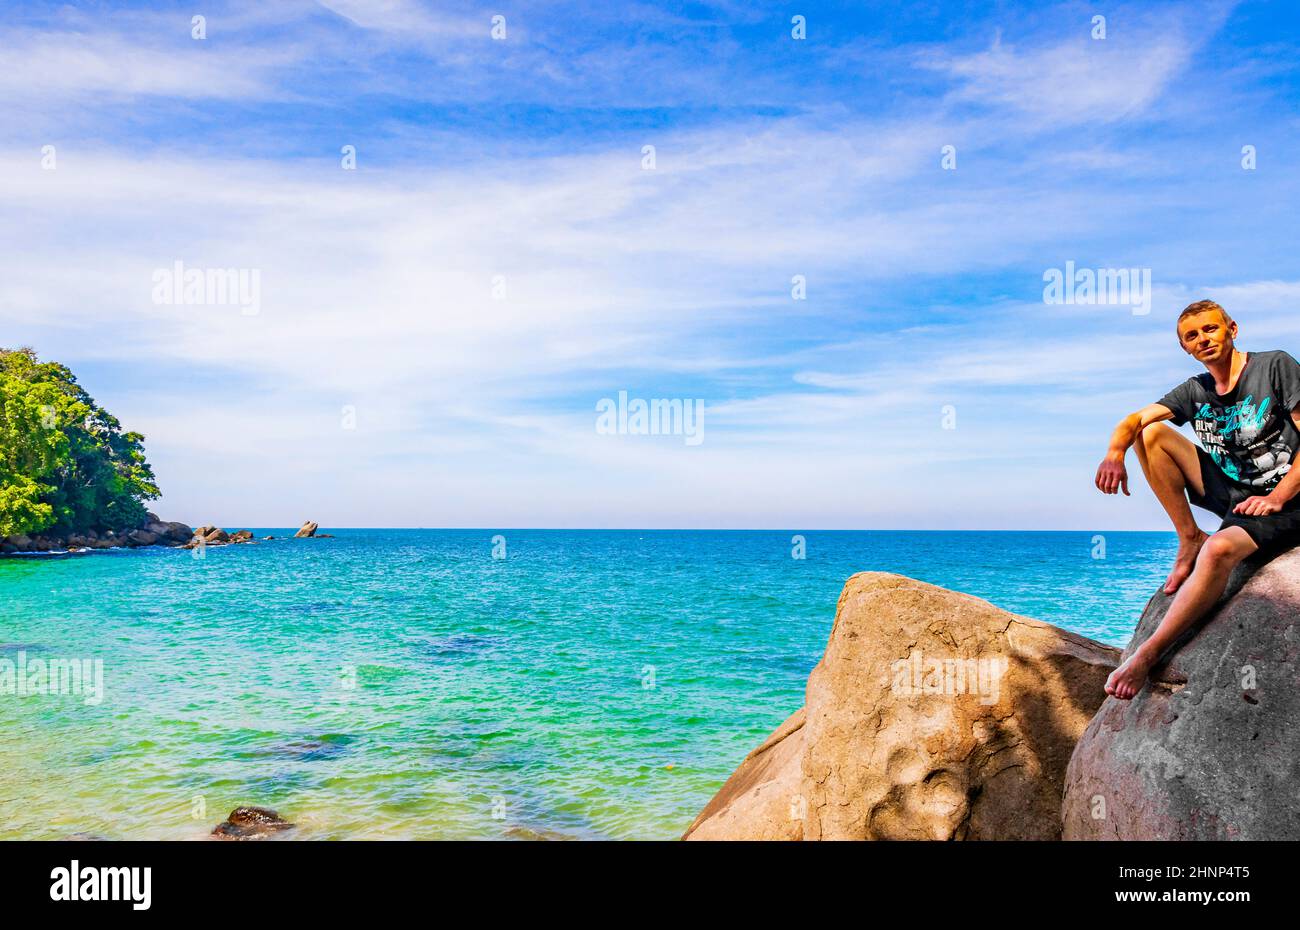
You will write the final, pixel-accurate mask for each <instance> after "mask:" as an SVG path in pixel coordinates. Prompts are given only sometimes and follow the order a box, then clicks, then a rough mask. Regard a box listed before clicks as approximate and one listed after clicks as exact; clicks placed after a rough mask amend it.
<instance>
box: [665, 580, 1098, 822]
mask: <svg viewBox="0 0 1300 930" xmlns="http://www.w3.org/2000/svg"><path fill="white" fill-rule="evenodd" d="M1118 658H1119V650H1118V649H1115V648H1113V647H1110V646H1105V645H1102V644H1101V643H1097V642H1094V641H1092V640H1090V639H1087V638H1086V637H1083V636H1078V635H1076V634H1074V633H1070V632H1068V631H1066V630H1062V629H1059V628H1057V627H1054V626H1052V625H1050V624H1047V623H1042V622H1040V621H1037V620H1031V619H1029V618H1027V617H1019V616H1016V615H1014V614H1011V613H1008V612H1007V611H1004V610H1001V609H999V608H997V607H994V606H993V605H991V604H989V603H987V602H986V601H982V600H979V599H978V598H974V597H970V596H969V595H965V594H958V593H955V592H953V591H947V590H945V589H943V588H938V587H935V586H934V585H929V584H925V583H923V582H920V581H914V580H912V579H910V578H904V577H901V576H898V575H890V574H884V573H880V572H865V573H862V574H858V575H854V576H853V577H852V578H850V579H849V580H848V582H847V583H846V584H845V586H844V591H843V593H842V594H841V595H840V600H839V606H838V608H837V611H836V617H835V624H834V626H833V628H832V630H831V634H830V641H829V643H828V644H827V647H826V653H825V655H824V656H823V657H822V660H821V661H820V662H819V663H818V664H817V667H816V668H814V669H813V672H812V674H811V675H810V676H809V678H808V686H807V690H806V703H805V706H804V708H803V709H802V710H799V711H796V712H795V713H794V714H793V715H791V716H790V717H789V718H788V719H787V720H786V721H785V722H784V723H782V724H781V726H779V727H778V728H777V729H776V731H775V732H773V734H772V735H771V736H769V737H768V739H767V740H766V741H764V743H763V744H762V745H761V746H759V747H758V748H757V749H755V750H754V751H753V752H751V753H750V754H749V755H748V756H747V757H746V758H745V760H744V761H743V762H742V763H741V765H740V767H739V768H738V769H737V770H736V771H735V773H734V774H733V775H732V776H731V778H729V779H728V780H727V782H726V783H725V784H724V785H723V786H722V789H721V790H720V791H719V792H718V794H717V796H715V797H714V798H713V800H712V801H710V802H709V804H708V805H707V806H706V807H705V808H704V810H703V811H701V813H700V815H699V816H698V817H697V818H696V820H695V822H694V823H693V824H691V826H690V828H689V829H688V830H687V831H686V834H685V837H684V838H685V839H693V840H694V839H699V840H703V839H792V840H793V839H828V840H829V839H936V840H940V839H941V840H948V839H957V840H976V839H1056V838H1059V837H1060V834H1061V818H1060V799H1061V792H1062V785H1063V782H1064V778H1065V769H1066V765H1067V763H1068V762H1069V758H1070V753H1071V751H1072V750H1073V748H1074V744H1075V741H1076V740H1077V739H1078V738H1079V736H1080V734H1081V733H1083V731H1084V729H1085V728H1086V727H1087V725H1088V721H1089V719H1090V718H1091V717H1092V714H1093V713H1094V712H1095V711H1096V709H1097V707H1098V706H1099V705H1100V704H1101V702H1102V699H1103V698H1104V697H1105V693H1104V692H1103V690H1102V688H1103V686H1104V685H1105V681H1106V678H1107V676H1108V675H1109V674H1110V672H1111V670H1112V669H1113V668H1114V667H1115V665H1116V663H1117V661H1118Z"/></svg>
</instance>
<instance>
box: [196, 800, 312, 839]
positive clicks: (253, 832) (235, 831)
mask: <svg viewBox="0 0 1300 930" xmlns="http://www.w3.org/2000/svg"><path fill="white" fill-rule="evenodd" d="M293 826H294V825H293V824H291V823H289V821H287V820H285V819H284V818H283V817H281V816H280V815H279V814H277V813H276V812H275V811H273V810H270V809H268V808H265V807H236V808H235V809H234V810H233V811H231V812H230V816H229V817H227V818H226V819H225V820H224V821H223V822H221V823H219V824H217V826H216V828H215V829H214V830H213V831H212V835H213V836H215V837H216V838H217V839H221V840H263V839H266V838H267V837H269V836H273V835H275V834H277V833H280V832H282V831H284V830H291V829H293Z"/></svg>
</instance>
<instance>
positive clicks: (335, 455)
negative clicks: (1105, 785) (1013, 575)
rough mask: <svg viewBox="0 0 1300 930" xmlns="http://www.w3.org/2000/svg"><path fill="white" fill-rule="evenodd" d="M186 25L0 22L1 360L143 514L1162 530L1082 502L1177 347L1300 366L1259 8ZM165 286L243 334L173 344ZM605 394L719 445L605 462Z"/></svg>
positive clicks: (739, 7) (22, 8) (644, 9)
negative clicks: (684, 406) (55, 394)
mask: <svg viewBox="0 0 1300 930" xmlns="http://www.w3.org/2000/svg"><path fill="white" fill-rule="evenodd" d="M201 6H202V9H201V10H196V8H195V7H194V5H192V4H187V5H183V6H182V5H177V6H170V5H168V4H165V3H164V4H159V3H149V4H125V3H112V4H110V3H85V4H72V5H67V4H54V3H52V4H35V3H29V4H21V3H15V4H7V5H6V6H5V7H4V8H3V9H2V10H0V55H2V56H3V59H4V60H3V67H2V68H0V213H2V214H3V220H4V222H3V223H0V326H2V327H3V329H2V330H0V332H3V334H4V335H3V338H2V339H0V342H3V343H7V344H24V343H26V344H31V345H33V346H35V347H36V348H37V349H38V350H39V351H40V352H41V353H42V354H43V355H45V356H47V357H51V358H56V359H58V360H60V361H63V362H65V363H67V364H69V365H71V366H72V367H73V368H74V370H76V371H77V372H78V373H79V374H80V375H81V379H82V382H83V383H84V384H85V385H86V387H87V388H88V389H89V390H90V391H91V393H92V394H93V395H94V396H95V397H96V398H97V399H98V400H100V401H101V402H102V403H104V404H105V405H106V406H108V407H109V408H110V409H111V410H113V411H114V412H115V413H117V414H118V416H119V417H120V418H121V419H122V420H123V421H124V422H125V423H126V424H127V425H128V426H130V427H132V428H135V429H138V430H140V431H141V432H144V433H145V434H146V436H147V437H148V443H147V447H148V450H149V454H150V458H151V461H153V463H154V465H155V469H156V471H157V473H158V477H159V480H160V482H161V484H162V486H163V489H164V492H165V496H164V499H163V500H162V501H161V502H160V503H159V505H158V507H157V508H156V509H157V510H158V511H159V512H160V513H161V514H162V515H163V516H165V517H167V518H169V519H181V520H185V521H187V522H190V523H194V524H198V523H208V522H216V523H221V524H224V525H228V526H236V525H240V526H242V525H269V526H273V525H289V524H294V523H297V522H300V521H301V520H303V519H306V518H308V517H310V518H312V519H315V520H318V521H320V522H321V523H322V524H324V525H327V526H328V525H334V526H367V525H383V526H484V527H515V526H556V527H582V526H590V527H606V526H612V527H776V528H791V529H800V528H819V527H825V528H855V527H862V528H893V527H916V528H1043V529H1084V530H1105V529H1160V528H1163V522H1162V517H1161V514H1160V511H1159V509H1158V506H1157V505H1156V504H1155V503H1154V502H1153V501H1152V500H1150V498H1149V494H1147V492H1146V490H1145V488H1144V487H1142V483H1141V480H1140V478H1136V480H1135V482H1134V483H1135V486H1136V487H1135V496H1134V497H1133V498H1125V499H1116V498H1107V497H1103V496H1101V495H1100V494H1098V493H1097V492H1096V491H1095V490H1094V489H1093V488H1092V484H1091V482H1092V475H1093V472H1094V471H1095V468H1096V465H1097V462H1098V461H1099V460H1100V458H1101V455H1102V454H1103V452H1104V450H1105V445H1106V440H1107V436H1108V434H1109V431H1110V429H1111V428H1112V427H1113V425H1114V423H1115V421H1117V420H1118V419H1119V418H1120V417H1121V416H1123V415H1124V414H1125V413H1127V412H1129V411H1131V410H1133V409H1136V408H1138V407H1140V406H1142V405H1143V404H1145V403H1148V402H1150V401H1152V400H1154V399H1157V398H1158V397H1160V396H1161V395H1162V394H1163V393H1164V392H1165V391H1166V390H1167V389H1168V388H1169V387H1171V386H1173V385H1174V384H1175V383H1177V382H1178V381H1180V380H1182V379H1183V378H1185V377H1187V376H1188V375H1190V374H1193V373H1194V372H1195V371H1196V369H1195V367H1193V366H1192V365H1191V363H1190V361H1189V360H1188V359H1187V358H1186V357H1185V356H1184V355H1182V353H1181V352H1180V351H1179V349H1178V347H1177V345H1176V342H1175V340H1174V338H1173V332H1172V331H1173V320H1174V318H1175V317H1176V315H1177V312H1178V311H1179V310H1180V309H1181V308H1182V307H1183V306H1184V305H1185V304H1187V303H1189V302H1190V301H1192V300H1195V299H1199V298H1201V297H1206V296H1209V297H1214V298H1216V299H1218V300H1220V301H1221V302H1222V303H1224V305H1225V306H1227V307H1228V309H1229V310H1230V311H1231V312H1232V313H1234V315H1236V316H1237V318H1238V320H1239V322H1240V323H1241V325H1242V339H1241V342H1242V345H1243V347H1244V348H1246V349H1252V348H1254V349H1273V348H1284V349H1287V350H1289V351H1292V352H1293V354H1300V316H1297V314H1296V312H1295V310H1296V304H1297V298H1298V297H1300V259H1298V258H1297V257H1296V254H1295V242H1296V231H1297V230H1296V226H1297V215H1298V214H1297V210H1296V205H1297V203H1298V202H1300V198H1297V193H1298V192H1300V191H1298V188H1300V149H1298V146H1297V142H1300V118H1298V114H1297V100H1300V95H1298V94H1297V90H1298V89H1300V88H1298V87H1297V85H1298V84H1300V74H1298V73H1297V64H1296V63H1297V62H1298V61H1300V55H1297V47H1296V46H1297V28H1296V27H1297V21H1296V20H1297V17H1296V16H1295V13H1294V10H1293V9H1290V8H1289V7H1290V5H1289V4H1287V3H1283V2H1258V3H1239V4H1233V3H1218V2H1216V3H1179V4H1153V3H1140V4H1127V5H1108V4H1101V5H1094V4H1062V5H1043V4H1041V3H1025V4H1017V3H994V4H957V3H930V4H909V5H908V6H907V8H905V9H900V8H897V7H895V6H894V5H892V4H863V3H851V4H850V3H844V4H795V5H793V6H785V5H773V4H754V3H738V2H737V3H701V4H674V5H666V4H637V3H631V4H601V3H591V4H567V3H548V4H527V3H525V4H508V5H502V6H500V7H483V6H477V5H462V4H436V5H435V4H432V3H418V2H407V0H347V2H344V0H330V2H328V3H326V2H314V3H313V2H296V0H287V2H278V3H275V4H261V3H212V4H207V3H205V4H202V5H201ZM900 6H901V5H900ZM196 12H201V13H202V15H204V16H205V17H206V38H204V39H201V40H196V39H194V38H193V37H192V23H191V17H192V16H193V15H194V14H195V13H196ZM497 14H500V15H504V17H505V24H506V35H505V38H504V39H494V38H493V37H492V35H491V30H492V17H493V16H494V15H497ZM796 14H798V15H802V16H803V17H805V20H806V38H805V39H802V40H796V39H794V38H793V37H792V35H791V29H792V26H791V18H792V16H794V15H796ZM1097 15H1104V16H1105V18H1106V19H1105V38H1102V39H1098V38H1094V37H1093V32H1094V25H1093V17H1094V16H1097ZM347 145H351V146H355V149H356V159H357V161H356V169H355V170H344V169H343V167H342V165H341V157H342V156H341V149H342V147H343V146H347ZM646 145H653V146H654V147H655V156H656V163H655V167H654V168H653V170H646V169H645V168H643V156H642V151H643V146H646ZM1247 145H1250V146H1254V149H1255V152H1256V159H1257V160H1256V166H1255V168H1254V169H1253V170H1246V169H1244V168H1243V164H1242V158H1243V156H1242V150H1243V147H1244V146H1247ZM46 146H53V147H54V149H53V151H54V156H55V162H54V168H53V170H50V169H49V168H48V167H44V166H43V164H42V160H43V150H44V147H46ZM944 146H953V147H955V150H956V168H955V170H945V169H944V167H943V166H942V164H941V151H942V150H943V148H944ZM46 151H48V150H46ZM46 163H47V164H48V159H46ZM176 261H181V262H183V263H184V264H185V266H186V267H190V268H241V269H250V270H256V271H257V272H258V273H259V275H260V282H261V294H260V307H259V312H258V313H257V314H256V315H246V314H245V313H243V312H241V309H240V308H239V307H236V306H210V305H208V306H185V305H180V306H178V305H161V304H158V303H155V302H154V301H153V299H152V296H151V293H152V287H153V279H152V276H153V274H154V272H155V270H157V269H167V268H171V267H173V263H174V262H176ZM1067 262H1073V263H1074V264H1075V265H1076V266H1078V267H1081V268H1140V269H1150V270H1151V279H1152V282H1153V296H1152V301H1151V307H1150V312H1149V313H1148V314H1134V313H1133V312H1132V311H1131V309H1130V308H1129V307H1127V306H1114V305H1103V306H1077V305H1055V304H1047V303H1045V302H1044V300H1043V289H1044V283H1043V275H1044V272H1045V271H1047V270H1048V269H1053V268H1064V267H1065V265H1066V263H1067ZM796 275H802V276H803V277H804V280H806V282H807V298H806V299H804V300H794V299H792V297H791V282H792V279H793V278H794V276H796ZM494 282H499V283H501V284H503V286H504V299H501V297H502V291H501V289H500V288H499V289H498V291H497V293H496V295H495V296H494V293H493V286H494ZM619 391H627V392H628V393H629V395H630V396H632V397H642V398H656V397H663V398H684V399H695V398H698V399H702V400H703V401H704V403H705V410H706V413H705V440H704V442H702V443H700V444H699V445H696V446H689V445H687V444H685V443H684V442H683V441H682V439H681V437H673V436H635V435H603V434H600V433H598V432H597V430H596V429H595V421H596V404H597V402H598V401H599V400H600V399H601V398H606V397H610V398H613V397H617V395H618V392H619ZM344 408H349V409H351V410H353V411H355V418H354V421H352V420H347V421H345V418H344V417H343V415H342V412H343V410H344ZM946 410H951V412H952V413H953V414H954V415H955V428H951V429H946V428H944V417H945V411H946ZM345 422H348V423H351V422H354V423H355V428H354V429H345V428H343V426H344V424H345ZM952 422H953V419H952V417H949V420H948V423H949V424H950V425H951V424H952ZM1130 464H1131V467H1132V468H1133V469H1134V471H1136V470H1137V466H1136V462H1132V461H1131V462H1130ZM1139 489H1140V490H1139Z"/></svg>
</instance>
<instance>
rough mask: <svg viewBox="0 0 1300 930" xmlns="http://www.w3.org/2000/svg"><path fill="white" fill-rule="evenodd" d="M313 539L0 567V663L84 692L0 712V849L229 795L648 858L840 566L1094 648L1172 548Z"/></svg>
mask: <svg viewBox="0 0 1300 930" xmlns="http://www.w3.org/2000/svg"><path fill="white" fill-rule="evenodd" d="M286 532H287V531H286V530H284V529H259V530H257V534H258V535H259V536H261V535H265V534H268V533H274V534H276V535H283V534H285V533H286ZM332 532H334V533H336V534H337V538H335V539H316V540H287V539H285V540H278V541H274V542H262V543H259V544H257V545H248V546H235V547H229V548H214V549H209V550H208V551H207V554H206V557H205V558H202V559H196V558H193V557H192V555H191V553H189V552H185V551H181V550H169V549H147V550H135V551H108V552H97V553H90V554H85V555H80V556H70V557H58V558H21V559H20V558H10V559H0V660H8V661H9V662H10V663H15V664H16V663H17V662H18V660H19V654H20V653H22V654H23V656H24V660H25V661H27V662H30V661H31V660H32V659H34V658H43V659H46V660H49V659H59V658H64V659H71V658H77V659H90V660H95V659H99V660H102V662H103V666H102V668H103V678H104V685H105V689H104V694H103V699H102V701H101V702H99V703H93V700H94V699H93V696H91V695H75V694H60V695H27V696H20V695H16V694H8V695H5V694H0V736H2V737H3V740H4V745H5V750H6V752H5V761H4V765H3V766H0V838H9V839H13V838H33V839H56V838H61V837H66V836H69V835H72V834H91V835H96V836H102V837H105V838H108V839H133V838H162V839H191V838H193V839H198V838H201V837H203V836H205V835H206V834H207V833H208V832H209V831H211V829H212V827H213V826H214V825H216V824H217V823H218V822H220V821H221V820H222V819H223V818H224V817H225V815H226V813H228V812H229V811H230V810H231V809H232V808H234V807H236V806H238V805H241V804H255V805H261V806H267V807H274V808H276V809H277V810H279V811H280V813H281V814H283V815H285V816H286V817H287V818H288V819H290V820H292V821H294V822H295V823H297V824H298V830H297V831H295V834H294V835H296V836H298V837H301V838H326V839H335V838H337V839H347V838H368V839H381V838H383V839H387V838H449V839H460V838H483V839H496V838H511V837H526V836H532V835H536V834H543V835H561V836H566V837H578V838H618V839H668V838H674V837H676V836H678V835H680V834H681V832H682V831H683V830H684V829H685V828H686V827H687V826H688V825H689V824H690V822H691V820H692V819H693V818H694V817H695V815H696V814H697V813H698V812H699V810H700V808H701V807H702V806H703V805H704V804H705V803H706V802H707V801H708V800H709V798H710V797H711V796H712V795H713V793H714V792H715V791H716V790H717V788H718V787H719V786H720V785H721V783H722V781H723V780H724V779H725V778H726V777H727V776H728V775H729V774H730V772H731V771H732V770H733V769H734V767H735V766H736V764H737V763H738V762H739V761H740V760H741V759H742V758H743V757H744V756H745V754H746V753H748V752H749V751H750V750H751V749H752V748H754V746H756V745H757V744H758V743H759V742H760V741H761V740H762V739H763V738H764V737H765V736H766V735H767V734H768V733H769V732H770V731H771V730H772V728H773V727H775V726H776V725H777V724H778V723H780V722H781V721H782V720H783V719H784V718H785V717H786V716H787V715H789V714H790V713H791V712H792V711H794V710H795V709H796V708H798V707H799V705H800V704H801V703H802V702H803V687H804V682H805V679H806V678H807V675H808V672H809V671H810V670H811V668H812V667H813V665H814V664H815V663H816V662H817V660H818V659H819V658H820V656H821V653H822V650H823V648H824V647H825V644H826V637H827V634H828V633H829V631H830V626H831V621H832V619H833V617H834V612H835V602H836V599H837V597H838V595H839V592H840V589H841V587H842V585H843V583H844V581H845V579H846V578H848V577H849V576H850V575H852V574H853V573H855V572H858V571H864V570H879V571H892V572H899V573H902V574H906V575H910V576H912V577H914V578H919V579H922V580H924V581H929V582H933V583H935V584H939V585H943V586H945V587H948V588H953V589H955V590H959V591H964V592H967V593H970V594H974V595H976V596H979V597H983V598H986V599H988V600H989V601H992V602H993V603H994V604H997V605H998V606H1001V607H1004V608H1006V609H1008V610H1011V611H1014V612H1016V613H1020V614H1024V615H1027V616H1031V617H1035V618H1038V619H1041V620H1046V621H1049V622H1051V623H1055V624H1058V625H1060V626H1063V627H1066V628H1068V629H1071V630H1075V631H1077V632H1079V633H1083V634H1085V635H1087V636H1091V637H1093V638H1096V639H1099V640H1102V641H1104V642H1108V643H1112V644H1116V645H1123V644H1124V643H1125V642H1126V641H1127V639H1128V636H1129V634H1130V632H1131V630H1132V628H1133V625H1134V623H1135V622H1136V619H1137V616H1138V614H1139V612H1140V611H1141V609H1142V606H1143V604H1144V603H1145V602H1146V600H1147V598H1148V597H1149V596H1150V595H1151V593H1152V592H1153V591H1154V590H1155V589H1156V586H1157V585H1158V584H1160V583H1161V582H1162V581H1163V580H1164V577H1165V574H1166V573H1167V571H1168V568H1169V565H1170V563H1171V562H1172V559H1173V556H1174V552H1175V548H1176V547H1175V539H1174V536H1173V535H1172V534H1166V533H1106V534H1105V539H1104V545H1105V558H1094V554H1095V553H1096V552H1097V543H1096V542H1095V539H1094V537H1095V534H1093V533H1073V532H1061V533H1043V532H1023V533H1021V532H988V533H985V532H893V531H872V532H803V533H801V535H802V536H803V537H804V538H805V540H806V558H804V559H795V558H792V548H793V546H792V539H791V537H792V536H793V535H794V534H793V533H792V532H767V531H755V532H741V531H735V532H732V531H708V532H698V531H649V530H644V531H643V530H630V531H561V530H556V531H546V530H513V531H512V530H495V531H494V530H363V529H353V530H332ZM497 535H500V536H502V537H504V547H505V551H504V555H505V558H503V559H502V558H494V557H493V549H494V545H493V537H494V536H497ZM497 550H498V551H497V555H501V554H503V553H502V552H501V551H500V545H499V544H498V546H497Z"/></svg>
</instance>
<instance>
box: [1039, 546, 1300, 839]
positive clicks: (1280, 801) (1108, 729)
mask: <svg viewBox="0 0 1300 930" xmlns="http://www.w3.org/2000/svg"><path fill="white" fill-rule="evenodd" d="M1171 601H1172V598H1170V597H1167V596H1166V595H1165V594H1164V593H1162V592H1157V593H1156V595H1155V596H1154V597H1152V598H1151V601H1150V602H1149V603H1148V604H1147V606H1146V610H1145V611H1143V613H1142V618H1141V620H1140V621H1139V622H1138V626H1137V630H1136V632H1135V633H1134V634H1133V640H1132V641H1131V642H1130V643H1129V645H1128V648H1127V649H1126V650H1125V653H1124V654H1125V657H1126V658H1127V656H1128V655H1129V654H1130V653H1132V651H1133V650H1134V649H1135V648H1136V647H1137V646H1138V645H1139V644H1140V643H1142V642H1143V641H1145V640H1146V639H1147V638H1148V637H1149V636H1150V635H1151V633H1152V631H1154V630H1155V628H1156V626H1157V625H1158V624H1159V623H1160V620H1161V619H1162V618H1163V617H1164V615H1165V613H1166V612H1167V611H1168V609H1169V605H1170V603H1171ZM1297 720H1300V550H1292V551H1290V552H1288V553H1285V554H1284V555H1282V556H1280V557H1278V558H1277V559H1275V560H1273V561H1272V562H1269V563H1268V564H1266V565H1264V566H1263V567H1261V566H1260V565H1258V564H1257V563H1254V562H1247V563H1245V564H1243V565H1241V566H1239V567H1238V568H1237V570H1236V571H1235V572H1234V573H1233V576H1232V578H1231V579H1230V580H1229V583H1228V589H1227V591H1225V592H1224V597H1223V599H1222V601H1221V602H1220V605H1219V607H1218V609H1217V611H1216V612H1215V613H1213V614H1211V615H1210V616H1209V617H1207V618H1206V620H1204V621H1202V622H1201V623H1200V624H1199V625H1197V627H1195V628H1194V629H1192V630H1191V631H1189V632H1188V633H1186V634H1184V636H1183V637H1182V638H1181V640H1180V641H1179V642H1178V643H1175V645H1174V647H1173V648H1172V649H1171V650H1170V652H1169V653H1168V654H1167V655H1166V656H1165V659H1164V661H1163V662H1162V663H1160V664H1158V665H1156V666H1155V667H1154V668H1152V670H1151V680H1150V682H1148V684H1147V686H1146V687H1145V688H1143V689H1142V691H1140V692H1139V693H1138V695H1137V696H1136V697H1135V698H1133V699H1132V700H1131V701H1119V700H1116V699H1114V698H1107V699H1106V701H1105V703H1104V704H1103V705H1102V707H1101V710H1100V711H1099V712H1098V713H1097V716H1096V717H1095V718H1094V719H1093V721H1092V723H1091V724H1089V726H1088V729H1087V731H1086V732H1085V733H1084V735H1083V737H1082V738H1081V739H1080V741H1079V745H1078V746H1077V747H1076V748H1075V750H1074V757H1073V758H1072V759H1071V760H1070V767H1069V771H1068V774H1067V778H1066V788H1065V796H1064V801H1063V804H1062V820H1063V822H1064V834H1063V835H1064V837H1065V838H1066V839H1118V840H1222V839H1242V840H1298V839H1300V726H1297V724H1296V721H1297Z"/></svg>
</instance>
